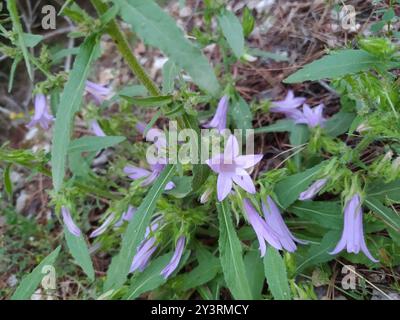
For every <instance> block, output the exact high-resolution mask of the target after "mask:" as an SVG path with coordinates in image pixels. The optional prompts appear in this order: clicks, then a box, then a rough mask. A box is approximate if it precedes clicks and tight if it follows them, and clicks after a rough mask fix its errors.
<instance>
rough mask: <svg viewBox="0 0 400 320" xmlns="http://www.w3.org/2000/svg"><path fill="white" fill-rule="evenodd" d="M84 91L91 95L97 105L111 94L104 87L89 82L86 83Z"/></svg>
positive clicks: (108, 89) (109, 90)
mask: <svg viewBox="0 0 400 320" xmlns="http://www.w3.org/2000/svg"><path fill="white" fill-rule="evenodd" d="M85 90H86V92H87V93H90V94H91V95H92V97H93V98H94V100H95V101H96V103H97V104H101V103H102V102H103V101H104V100H106V99H107V98H108V97H109V96H110V94H111V92H112V90H111V89H110V88H107V87H104V86H102V85H100V84H97V83H94V82H92V81H89V80H87V81H86V86H85Z"/></svg>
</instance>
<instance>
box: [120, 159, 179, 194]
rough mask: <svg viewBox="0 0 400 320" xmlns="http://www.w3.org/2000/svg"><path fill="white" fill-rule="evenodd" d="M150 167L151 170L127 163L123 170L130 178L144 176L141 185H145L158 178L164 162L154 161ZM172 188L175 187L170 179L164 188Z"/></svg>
mask: <svg viewBox="0 0 400 320" xmlns="http://www.w3.org/2000/svg"><path fill="white" fill-rule="evenodd" d="M150 167H151V171H150V170H147V169H143V168H140V167H136V166H132V165H128V166H125V168H124V172H125V173H126V174H127V175H128V177H129V178H131V179H132V180H137V179H141V178H146V179H144V180H143V182H142V184H141V186H142V187H146V186H148V185H150V184H152V183H153V182H154V180H156V179H157V178H158V176H159V175H160V173H161V172H162V171H163V170H164V168H165V164H160V163H156V164H151V165H150ZM173 188H175V184H174V183H173V182H172V181H169V182H168V183H167V184H166V186H165V190H171V189H173Z"/></svg>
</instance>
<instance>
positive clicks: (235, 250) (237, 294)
mask: <svg viewBox="0 0 400 320" xmlns="http://www.w3.org/2000/svg"><path fill="white" fill-rule="evenodd" d="M217 209H218V220H219V232H220V235H219V240H218V246H219V253H220V260H221V266H222V270H223V273H224V278H225V282H226V285H227V286H228V288H229V290H230V292H231V294H232V296H233V297H234V298H235V299H240V300H242V299H243V300H250V299H252V298H253V296H252V293H251V290H250V286H249V280H248V279H247V276H246V269H245V266H244V262H243V256H242V244H241V243H240V241H239V238H238V236H237V234H236V231H235V228H234V226H233V223H232V217H231V213H230V210H229V207H228V202H227V200H225V201H223V202H222V203H221V202H217Z"/></svg>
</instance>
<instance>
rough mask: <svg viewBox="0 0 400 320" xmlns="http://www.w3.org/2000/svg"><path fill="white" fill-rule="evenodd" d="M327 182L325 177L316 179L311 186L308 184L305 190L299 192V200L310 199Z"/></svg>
mask: <svg viewBox="0 0 400 320" xmlns="http://www.w3.org/2000/svg"><path fill="white" fill-rule="evenodd" d="M327 182H328V179H326V178H324V179H318V180H317V181H315V182H314V183H313V184H312V185H311V186H309V187H308V189H307V190H306V191H303V192H302V193H300V196H299V200H301V201H304V200H311V199H312V198H314V197H315V196H316V195H317V194H318V192H320V191H321V189H322V188H323V187H325V185H326V183H327Z"/></svg>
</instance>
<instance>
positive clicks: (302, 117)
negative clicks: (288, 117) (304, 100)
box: [293, 103, 326, 128]
mask: <svg viewBox="0 0 400 320" xmlns="http://www.w3.org/2000/svg"><path fill="white" fill-rule="evenodd" d="M323 110H324V104H323V103H321V104H320V105H318V106H316V107H314V108H312V109H311V108H310V106H309V105H308V104H304V105H303V112H302V113H301V114H299V115H296V116H295V117H294V118H293V119H294V122H295V123H302V124H306V125H308V126H309V127H310V128H315V127H317V126H320V127H323V126H324V124H325V121H326V119H325V118H324V117H323V114H322V113H323Z"/></svg>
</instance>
